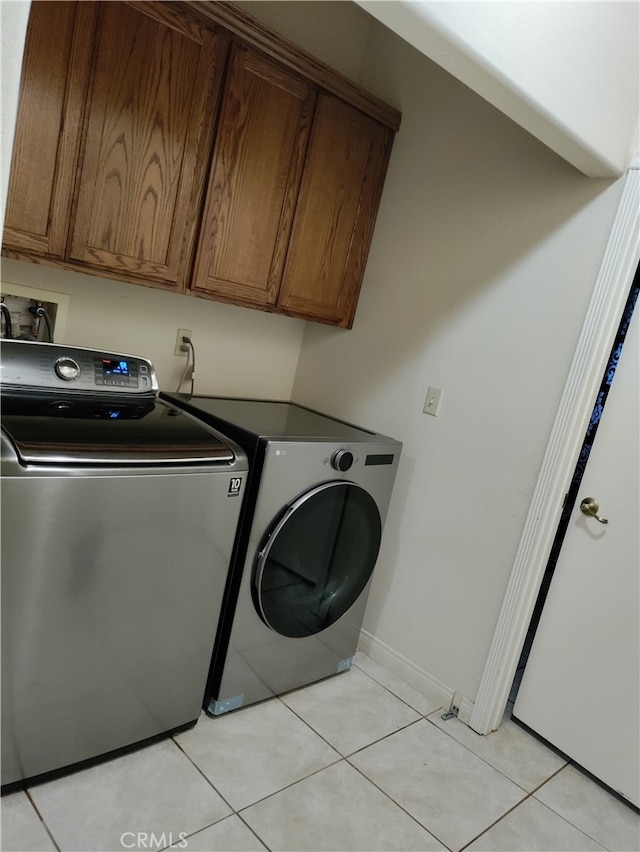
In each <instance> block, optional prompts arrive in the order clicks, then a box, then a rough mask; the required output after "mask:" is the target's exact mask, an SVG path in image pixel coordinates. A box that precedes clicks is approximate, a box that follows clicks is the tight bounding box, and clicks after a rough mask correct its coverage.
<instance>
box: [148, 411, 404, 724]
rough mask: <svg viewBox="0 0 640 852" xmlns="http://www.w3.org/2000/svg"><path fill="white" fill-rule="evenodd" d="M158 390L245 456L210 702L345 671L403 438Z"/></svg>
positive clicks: (311, 414) (214, 706)
mask: <svg viewBox="0 0 640 852" xmlns="http://www.w3.org/2000/svg"><path fill="white" fill-rule="evenodd" d="M163 396H166V397H167V398H168V399H171V401H173V402H174V403H175V404H177V405H182V406H183V407H184V408H185V410H187V411H189V412H191V413H193V414H195V415H197V416H198V417H200V418H202V419H203V420H204V422H206V423H208V424H210V425H212V426H215V428H217V429H219V430H220V431H222V432H223V433H224V434H226V435H229V436H230V437H231V438H233V440H235V441H236V442H237V443H239V444H240V445H241V446H242V447H243V449H244V450H245V452H246V453H247V454H248V456H249V467H250V479H249V484H248V486H247V492H246V495H245V500H244V504H243V510H242V516H241V520H240V525H239V528H238V535H237V539H236V544H235V547H234V555H233V560H232V568H231V571H230V573H229V580H228V583H227V589H226V592H225V599H224V604H223V609H222V617H221V619H220V624H219V628H218V635H217V637H216V644H215V650H214V655H213V661H212V667H211V673H210V677H209V683H208V686H207V699H206V702H205V707H206V709H208V711H209V712H210V713H212V714H214V715H217V714H220V713H224V712H226V711H228V710H233V709H236V708H238V707H242V706H245V705H247V704H251V703H253V702H256V701H260V700H262V699H264V698H268V697H270V696H272V695H279V694H282V693H284V692H287V691H289V690H291V689H295V688H297V687H300V686H303V685H305V684H308V683H312V682H314V681H317V680H320V679H321V678H324V677H327V676H329V675H332V674H335V673H336V672H339V671H344V670H346V669H348V668H350V666H351V663H352V659H353V655H354V654H355V651H356V647H357V643H358V638H359V634H360V629H361V626H362V619H363V614H364V608H365V604H366V601H367V595H368V592H369V585H370V581H371V575H372V572H373V569H374V566H375V563H376V559H377V556H378V552H379V547H380V541H381V535H382V528H383V524H384V521H385V518H386V515H387V509H388V506H389V500H390V498H391V491H392V487H393V483H394V479H395V476H396V471H397V467H398V460H399V458H400V451H401V446H402V445H401V444H400V443H399V442H398V441H395V440H394V439H393V438H389V437H388V436H386V435H380V434H376V433H374V432H369V431H367V430H365V429H361V428H358V427H356V426H352V425H350V424H348V423H344V422H342V421H340V420H336V419H334V418H332V417H327V416H326V415H324V414H321V413H319V412H316V411H313V410H310V409H308V408H304V407H302V406H299V405H296V404H295V403H290V402H274V401H265V400H250V399H232V398H215V397H204V396H178V395H173V394H168V395H163Z"/></svg>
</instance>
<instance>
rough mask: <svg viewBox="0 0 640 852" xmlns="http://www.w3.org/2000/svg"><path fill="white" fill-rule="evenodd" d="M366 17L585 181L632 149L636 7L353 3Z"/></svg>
mask: <svg viewBox="0 0 640 852" xmlns="http://www.w3.org/2000/svg"><path fill="white" fill-rule="evenodd" d="M358 2H359V4H360V5H361V6H362V7H363V8H365V9H366V10H367V11H368V12H369V13H370V14H371V15H373V16H375V17H376V18H377V19H378V20H380V21H382V22H383V23H384V24H386V25H387V26H388V27H390V28H391V29H392V30H393V31H394V32H396V33H398V34H399V35H401V36H402V37H403V38H404V39H406V40H407V41H408V42H409V43H410V44H412V45H414V47H416V48H418V49H419V50H420V51H422V52H423V53H425V55H426V56H429V57H430V58H431V59H433V60H434V61H435V62H438V63H439V64H440V65H442V67H443V68H445V69H446V70H447V71H449V72H450V73H451V74H453V75H454V76H456V77H457V78H458V79H459V80H461V81H462V82H464V83H465V84H466V85H468V86H469V87H470V88H472V89H473V90H474V91H476V92H478V93H479V94H480V95H482V97H484V98H486V99H487V100H488V101H489V102H490V103H492V104H494V106H497V107H498V108H499V109H500V110H501V111H502V112H504V113H505V114H506V115H508V116H509V117H510V118H512V119H513V120H514V121H516V122H517V123H518V124H520V125H521V126H522V127H524V128H526V129H527V130H528V131H529V132H530V133H532V134H533V135H534V136H536V137H537V138H538V139H541V140H542V141H543V142H544V143H545V144H546V145H548V146H549V147H550V148H552V150H554V151H556V153H558V154H560V156H562V157H564V158H565V159H567V160H568V161H569V162H570V163H572V164H573V165H574V166H576V168H578V169H580V170H581V171H583V172H584V173H585V174H587V175H591V176H616V175H620V174H622V172H623V171H624V169H625V168H626V167H627V165H628V162H629V156H630V153H631V151H632V150H634V149H635V148H637V147H638V130H637V126H636V120H637V116H638V105H639V103H640V94H639V82H640V67H639V65H640V21H639V12H640V4H639V3H638V2H637V0H621V2H619V1H618V0H577V2H576V0H574V2H560V0H556V2H530V0H529V2H524V0H507V2H504V0H503V2H495V0H492V2H482V1H481V0H473V2H469V0H449V2H442V0H439V2H424V0H358Z"/></svg>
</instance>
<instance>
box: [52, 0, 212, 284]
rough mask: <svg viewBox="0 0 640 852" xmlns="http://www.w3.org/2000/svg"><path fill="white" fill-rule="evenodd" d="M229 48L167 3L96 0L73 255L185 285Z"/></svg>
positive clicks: (150, 279) (129, 273)
mask: <svg viewBox="0 0 640 852" xmlns="http://www.w3.org/2000/svg"><path fill="white" fill-rule="evenodd" d="M79 5H84V4H82V3H81V4H79ZM88 5H91V4H88ZM227 45H228V36H227V34H226V33H224V31H220V30H212V29H208V28H205V27H202V26H200V25H197V24H194V23H193V22H191V21H190V20H189V19H188V18H183V17H181V16H179V15H177V14H176V13H175V12H174V11H172V10H171V9H170V8H169V7H168V6H166V5H165V4H164V3H156V2H151V0H148V2H142V3H130V4H129V3H127V4H125V3H110V2H107V3H102V4H100V11H99V21H98V28H97V37H96V45H95V50H94V57H93V68H92V76H91V84H90V89H89V96H88V109H87V114H86V117H85V133H84V142H83V148H82V159H81V171H80V174H79V183H78V192H77V204H76V209H75V216H74V222H73V229H72V239H71V247H70V251H69V253H68V257H69V258H70V259H71V260H75V261H79V262H81V263H82V264H86V265H88V266H90V267H93V269H94V270H96V271H98V272H99V271H100V270H101V269H104V270H108V271H109V272H110V273H114V272H115V273H118V272H119V271H120V272H121V273H122V274H123V276H124V277H125V278H126V277H127V276H133V278H134V280H135V279H136V278H138V277H139V279H140V280H141V281H143V282H145V283H154V282H156V283H160V284H165V285H168V286H177V287H178V288H180V289H183V288H184V286H185V281H186V277H187V274H188V264H189V258H190V251H191V247H192V243H193V239H194V235H195V225H196V217H197V215H198V212H199V202H200V199H201V193H202V189H203V185H204V179H205V169H206V165H207V160H208V152H209V150H210V146H211V139H212V134H213V125H214V116H215V110H216V103H217V96H218V92H219V88H220V79H221V75H222V70H223V66H224V60H225V55H226V49H227Z"/></svg>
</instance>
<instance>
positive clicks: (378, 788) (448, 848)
mask: <svg viewBox="0 0 640 852" xmlns="http://www.w3.org/2000/svg"><path fill="white" fill-rule="evenodd" d="M416 721H420V720H419V719H416ZM412 724H415V722H414V723H412ZM384 739H386V737H385V738H384ZM365 748H366V746H365ZM359 751H362V749H359ZM353 754H358V752H357V751H354V752H353ZM344 760H345V761H346V762H347V763H348V764H349V766H350V767H351V768H352V769H355V771H356V772H357V773H358V774H359V775H361V776H362V777H363V778H364V779H365V781H368V782H369V784H372V785H373V786H374V787H375V788H376V790H379V791H380V792H381V793H382V794H383V795H384V796H386V797H387V799H389V800H390V801H391V802H393V804H394V805H395V806H396V807H397V808H400V810H401V811H402V812H403V813H405V814H406V815H407V816H408V817H409V818H410V819H412V820H413V821H414V822H415V823H416V824H417V825H419V826H420V828H421V829H422V830H423V831H426V832H427V834H430V835H431V837H433V838H435V840H437V841H438V843H441V844H442V846H443V847H444V848H445V849H446V850H448V852H455V850H452V849H451V847H450V846H447V844H446V843H445V842H444V841H443V840H441V838H439V837H438V836H437V835H436V834H434V833H433V831H431V829H429V828H427V826H426V825H423V823H421V822H420V820H419V819H418V818H417V817H414V815H413V814H411V813H409V811H408V810H407V809H406V808H405V807H403V806H402V805H401V804H400V802H397V801H396V800H395V799H394V798H393V797H392V796H390V795H389V793H387V791H386V790H383V789H382V787H379V786H378V785H377V784H376V782H375V781H373V780H372V779H371V778H369V777H368V776H367V775H365V774H364V772H362V771H361V770H360V769H359V768H358V767H357V766H354V765H353V763H351V761H350V760H349V759H348V758H346V757H345V758H344Z"/></svg>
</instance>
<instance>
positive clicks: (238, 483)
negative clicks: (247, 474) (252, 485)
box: [227, 476, 242, 497]
mask: <svg viewBox="0 0 640 852" xmlns="http://www.w3.org/2000/svg"><path fill="white" fill-rule="evenodd" d="M241 488H242V477H241V476H232V477H231V479H230V480H229V490H228V491H227V497H238V495H239V494H240V489H241Z"/></svg>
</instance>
